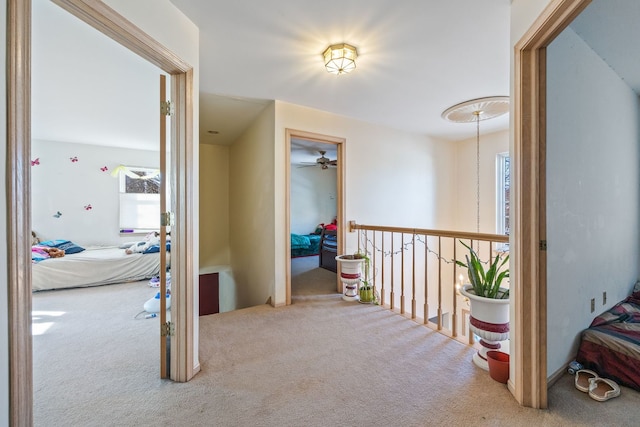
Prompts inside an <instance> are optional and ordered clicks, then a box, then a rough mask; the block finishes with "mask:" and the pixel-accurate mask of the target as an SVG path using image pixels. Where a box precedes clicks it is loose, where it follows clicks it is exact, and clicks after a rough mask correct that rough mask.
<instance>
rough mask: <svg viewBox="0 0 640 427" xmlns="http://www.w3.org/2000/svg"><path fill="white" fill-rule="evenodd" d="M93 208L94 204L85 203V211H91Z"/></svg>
mask: <svg viewBox="0 0 640 427" xmlns="http://www.w3.org/2000/svg"><path fill="white" fill-rule="evenodd" d="M91 209H93V206H91V205H90V204H89V205H85V207H84V210H85V211H90V210H91Z"/></svg>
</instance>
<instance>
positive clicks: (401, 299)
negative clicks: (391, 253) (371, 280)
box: [400, 233, 404, 314]
mask: <svg viewBox="0 0 640 427" xmlns="http://www.w3.org/2000/svg"><path fill="white" fill-rule="evenodd" d="M400 239H401V240H400V314H404V233H402V234H401V235H400Z"/></svg>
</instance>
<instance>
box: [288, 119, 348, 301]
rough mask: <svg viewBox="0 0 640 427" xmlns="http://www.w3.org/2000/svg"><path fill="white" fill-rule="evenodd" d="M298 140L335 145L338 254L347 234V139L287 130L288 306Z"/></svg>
mask: <svg viewBox="0 0 640 427" xmlns="http://www.w3.org/2000/svg"><path fill="white" fill-rule="evenodd" d="M292 138H298V139H304V140H306V141H313V142H320V143H322V144H333V145H335V146H336V149H337V153H338V156H337V160H338V164H337V173H338V175H337V185H336V186H337V189H336V190H337V191H336V192H337V199H338V200H337V218H336V219H337V221H338V233H337V239H338V246H337V248H338V253H344V244H345V232H346V228H347V227H346V225H347V224H346V217H345V212H344V207H345V200H344V194H345V191H344V187H345V164H346V159H345V154H344V152H345V149H344V145H345V143H346V141H347V140H346V139H345V138H340V137H337V136H329V135H322V134H319V133H313V132H307V131H302V130H295V129H285V144H284V145H285V163H286V168H285V182H286V190H285V194H286V196H285V204H286V206H285V212H286V224H285V231H286V235H285V236H284V237H285V242H287V243H286V245H285V251H286V252H285V254H284V255H285V259H286V260H287V265H286V271H285V274H286V281H287V290H286V294H287V295H286V305H291V238H290V234H289V233H291V139H292ZM336 290H337V291H338V292H341V283H340V281H339V280H338V275H336Z"/></svg>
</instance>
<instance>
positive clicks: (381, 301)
mask: <svg viewBox="0 0 640 427" xmlns="http://www.w3.org/2000/svg"><path fill="white" fill-rule="evenodd" d="M381 237H382V258H381V260H382V268H381V269H380V271H381V273H380V274H381V275H382V287H381V288H380V305H382V306H383V307H384V292H385V289H384V265H385V262H384V231H383V232H382V233H381Z"/></svg>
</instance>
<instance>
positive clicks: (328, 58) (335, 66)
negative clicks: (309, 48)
mask: <svg viewBox="0 0 640 427" xmlns="http://www.w3.org/2000/svg"><path fill="white" fill-rule="evenodd" d="M322 56H323V57H324V66H325V67H326V69H327V71H328V72H330V73H331V74H337V75H340V74H346V73H350V72H351V71H353V70H355V68H356V58H357V57H358V51H357V50H356V48H355V47H354V46H351V45H350V44H346V43H340V44H332V45H331V46H329V47H328V48H327V49H326V50H325V51H324V53H323V54H322Z"/></svg>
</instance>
